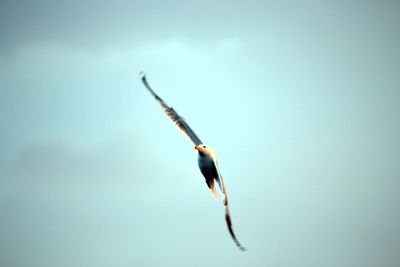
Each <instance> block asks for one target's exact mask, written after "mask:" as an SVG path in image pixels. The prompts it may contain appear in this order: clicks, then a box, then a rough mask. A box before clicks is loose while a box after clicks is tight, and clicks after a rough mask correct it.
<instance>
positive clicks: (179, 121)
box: [140, 72, 202, 146]
mask: <svg viewBox="0 0 400 267" xmlns="http://www.w3.org/2000/svg"><path fill="white" fill-rule="evenodd" d="M140 75H141V76H142V82H143V84H144V86H145V87H146V89H147V90H149V92H150V93H151V94H152V95H153V96H154V98H155V99H156V100H157V101H158V103H160V105H161V107H162V108H163V109H164V111H165V113H166V114H167V115H168V117H170V118H171V120H172V121H173V122H174V123H175V125H176V126H178V128H179V129H180V130H181V131H182V132H183V133H184V134H185V135H186V136H187V137H188V138H189V140H190V141H191V142H192V143H193V144H194V145H195V146H197V145H200V144H202V142H201V140H200V138H199V137H198V136H197V135H196V133H195V132H194V131H193V130H192V129H191V128H190V127H189V125H188V124H187V123H186V121H185V120H184V119H183V117H181V116H179V114H178V113H177V112H176V111H175V110H174V109H173V108H172V107H170V106H168V105H167V103H166V102H165V101H164V100H163V99H162V98H161V97H159V96H158V95H157V94H156V93H155V92H154V91H153V89H151V87H150V85H149V84H148V82H147V80H146V75H145V74H144V73H143V72H141V73H140Z"/></svg>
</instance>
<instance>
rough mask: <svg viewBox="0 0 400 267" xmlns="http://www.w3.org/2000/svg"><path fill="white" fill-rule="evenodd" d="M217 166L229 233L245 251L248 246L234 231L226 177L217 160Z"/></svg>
mask: <svg viewBox="0 0 400 267" xmlns="http://www.w3.org/2000/svg"><path fill="white" fill-rule="evenodd" d="M214 163H215V166H216V167H217V171H218V176H219V177H218V178H219V180H218V181H217V182H218V184H219V186H220V189H221V192H222V194H223V197H224V199H223V201H224V205H225V221H226V225H227V226H228V230H229V233H230V234H231V237H232V239H233V241H234V242H235V244H236V246H237V247H238V248H239V249H241V250H242V251H245V250H246V248H245V247H243V246H242V244H240V242H239V240H238V239H237V238H236V235H235V232H233V226H232V219H231V213H230V211H229V201H228V193H227V192H226V186H225V183H224V177H222V175H221V172H220V171H219V166H218V163H217V162H214Z"/></svg>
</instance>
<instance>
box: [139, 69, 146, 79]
mask: <svg viewBox="0 0 400 267" xmlns="http://www.w3.org/2000/svg"><path fill="white" fill-rule="evenodd" d="M139 76H140V79H142V80H144V79H146V74H145V73H144V71H140V72H139Z"/></svg>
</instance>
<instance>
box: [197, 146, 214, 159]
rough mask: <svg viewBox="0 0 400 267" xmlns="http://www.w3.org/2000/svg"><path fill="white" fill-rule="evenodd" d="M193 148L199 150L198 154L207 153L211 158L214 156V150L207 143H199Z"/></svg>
mask: <svg viewBox="0 0 400 267" xmlns="http://www.w3.org/2000/svg"><path fill="white" fill-rule="evenodd" d="M194 149H196V150H197V151H199V154H201V155H208V156H211V157H213V158H216V156H215V153H214V151H213V150H212V149H211V147H210V146H208V145H205V144H200V145H197V146H195V147H194Z"/></svg>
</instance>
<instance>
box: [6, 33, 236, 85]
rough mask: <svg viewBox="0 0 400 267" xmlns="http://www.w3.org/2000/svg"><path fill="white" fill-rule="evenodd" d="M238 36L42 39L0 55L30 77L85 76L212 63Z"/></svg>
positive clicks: (228, 52) (230, 52)
mask: <svg viewBox="0 0 400 267" xmlns="http://www.w3.org/2000/svg"><path fill="white" fill-rule="evenodd" d="M242 46H243V44H242V42H241V41H240V40H239V39H238V38H222V39H219V40H215V41H211V42H207V43H206V42H196V43H195V42H193V41H191V40H188V39H185V38H170V39H165V40H160V41H153V42H146V43H144V44H143V43H141V44H137V43H135V42H134V41H131V42H127V43H126V44H125V45H123V46H118V45H114V46H113V45H103V46H102V45H99V46H97V47H96V48H90V49H89V48H87V47H85V46H76V45H74V44H70V43H59V42H51V41H41V42H33V43H25V44H22V45H19V46H18V47H16V48H15V49H14V51H13V52H12V53H10V54H9V53H7V54H3V55H2V56H1V57H0V69H2V70H3V71H5V72H8V73H9V74H20V75H22V76H28V77H35V78H39V77H43V76H46V77H62V76H65V75H72V76H82V75H91V74H94V73H99V72H106V71H115V70H119V69H123V68H131V69H137V68H140V66H143V65H146V64H149V63H150V64H151V63H154V64H163V63H167V64H170V65H171V64H184V65H185V66H187V67H188V68H198V67H208V66H210V65H211V64H212V63H213V62H217V61H218V60H219V59H223V58H225V57H232V56H234V55H236V54H238V53H240V52H241V50H242Z"/></svg>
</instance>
